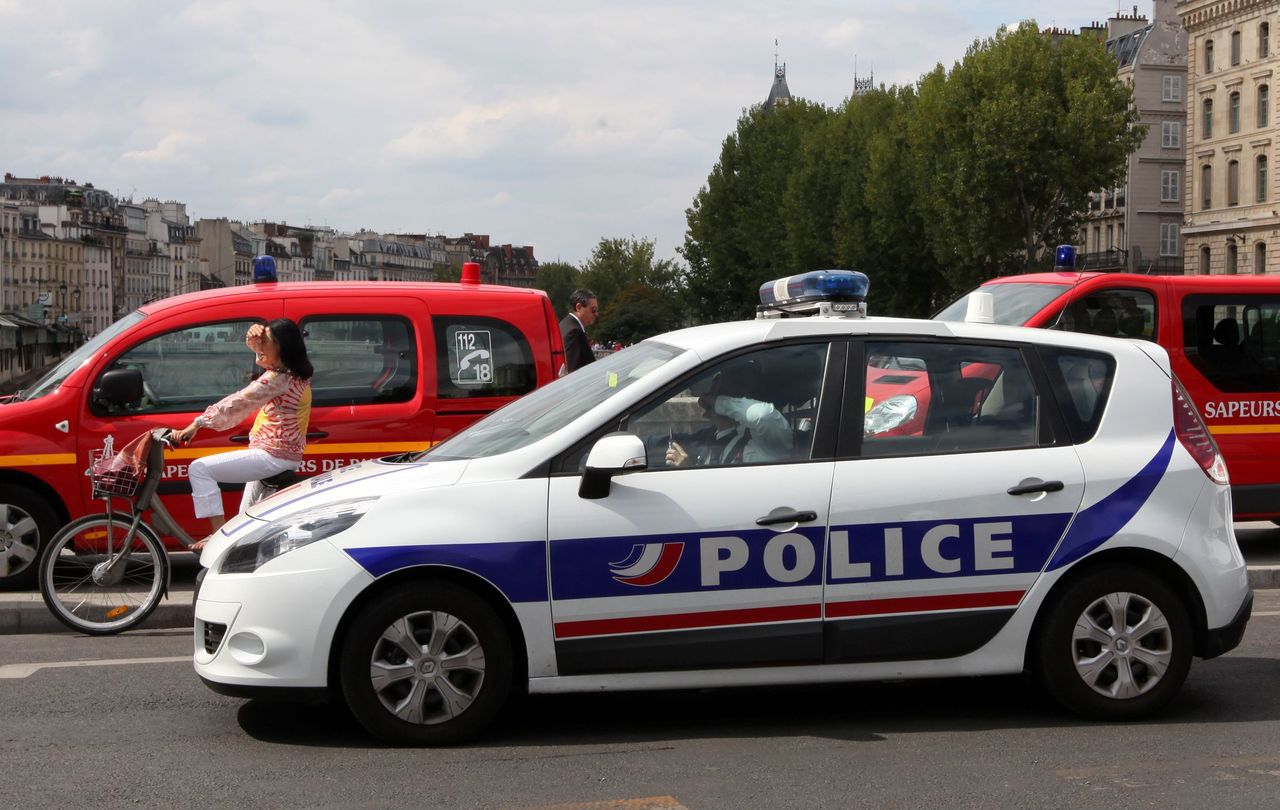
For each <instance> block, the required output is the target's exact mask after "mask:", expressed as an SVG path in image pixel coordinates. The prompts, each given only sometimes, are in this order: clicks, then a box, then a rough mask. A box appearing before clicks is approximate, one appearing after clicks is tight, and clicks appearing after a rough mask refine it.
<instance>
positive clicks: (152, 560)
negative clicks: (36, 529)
mask: <svg viewBox="0 0 1280 810" xmlns="http://www.w3.org/2000/svg"><path fill="white" fill-rule="evenodd" d="M132 520H133V519H132V518H131V517H130V516H129V515H125V514H120V513H117V514H115V515H113V516H112V517H111V519H110V521H108V519H107V515H105V514H101V515H89V516H87V517H82V518H80V519H79V520H75V521H72V522H71V523H68V524H67V525H66V526H65V527H63V529H62V531H60V532H58V533H57V534H55V535H54V536H53V539H52V540H50V541H49V543H48V545H46V546H45V548H44V550H43V551H42V552H41V555H40V595H41V596H42V597H44V603H45V604H46V605H48V606H49V610H50V611H51V612H52V613H53V615H54V616H55V617H57V619H58V621H60V622H62V623H63V624H65V625H66V626H67V627H70V628H71V629H72V630H79V631H80V632H81V633H88V634H89V635H93V636H105V635H110V634H112V633H119V632H121V631H122V630H128V629H129V628H131V627H136V626H137V625H138V624H141V623H142V622H143V621H144V620H145V619H146V618H147V617H148V616H150V615H151V612H152V611H153V610H155V609H156V606H157V605H159V604H160V597H161V596H162V595H163V594H164V590H165V585H166V584H167V583H168V581H169V558H168V556H166V553H165V550H164V546H163V545H162V544H161V542H160V538H159V537H157V536H156V533H155V532H154V531H153V530H152V529H151V527H150V526H148V525H147V524H146V523H139V524H138V528H137V530H136V531H135V532H134V533H133V536H132V537H131V538H129V537H128V533H129V526H130V524H131V523H132ZM126 539H128V546H127V548H126V544H125V541H126Z"/></svg>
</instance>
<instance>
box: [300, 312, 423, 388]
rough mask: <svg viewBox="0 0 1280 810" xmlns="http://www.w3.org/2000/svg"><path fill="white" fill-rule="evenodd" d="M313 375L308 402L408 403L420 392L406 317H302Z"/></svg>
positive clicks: (415, 352)
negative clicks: (313, 369) (309, 400)
mask: <svg viewBox="0 0 1280 810" xmlns="http://www.w3.org/2000/svg"><path fill="white" fill-rule="evenodd" d="M301 326H302V330H303V335H304V336H305V337H306V340H307V355H308V356H309V357H310V358H311V365H312V366H313V367H314V368H315V374H314V375H313V376H312V378H311V404H312V406H313V407H314V406H316V405H371V404H374V403H379V402H408V401H409V400H411V399H413V397H414V395H415V394H416V393H417V391H418V365H419V364H418V347H417V342H416V341H415V340H414V336H413V326H412V325H411V324H410V323H409V321H407V320H405V319H404V318H392V317H380V316H374V315H355V316H350V315H343V316H334V317H327V316H321V317H315V318H307V319H305V320H303V322H302V324H301Z"/></svg>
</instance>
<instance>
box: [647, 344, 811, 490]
mask: <svg viewBox="0 0 1280 810" xmlns="http://www.w3.org/2000/svg"><path fill="white" fill-rule="evenodd" d="M760 382H761V381H760V378H759V373H758V370H757V369H756V367H755V366H750V365H747V366H738V367H736V368H732V369H728V370H725V371H721V372H719V373H717V374H716V375H715V377H714V378H712V382H711V387H710V389H709V390H708V391H707V393H705V394H703V395H702V396H700V397H698V404H699V405H700V406H702V410H703V413H704V414H705V415H706V416H707V418H708V419H710V420H711V426H710V427H706V428H703V429H702V430H699V431H696V432H694V433H690V434H685V435H679V434H673V435H672V437H671V442H670V444H669V445H668V447H667V455H666V461H667V464H668V465H669V466H672V467H686V466H711V465H720V464H759V463H767V462H770V461H780V460H782V459H785V458H787V457H788V456H790V455H791V450H792V436H791V427H790V425H788V424H787V418H786V417H785V416H783V415H782V414H781V413H779V412H778V409H777V408H776V407H775V406H774V405H773V403H771V402H765V401H762V400H759V399H755V398H754V396H755V395H756V393H757V392H758V391H759V390H760Z"/></svg>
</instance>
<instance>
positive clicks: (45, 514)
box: [0, 484, 58, 591]
mask: <svg viewBox="0 0 1280 810" xmlns="http://www.w3.org/2000/svg"><path fill="white" fill-rule="evenodd" d="M57 528H58V516H57V514H56V513H55V512H54V509H53V507H52V506H50V504H49V502H48V501H46V500H45V499H44V498H42V497H40V496H39V495H37V494H36V493H35V492H33V491H31V490H30V489H28V488H27V487H24V486H20V485H17V484H4V485H0V591H16V590H25V589H28V588H32V587H34V586H35V584H36V572H37V571H38V570H39V567H40V548H41V547H42V546H43V545H44V543H45V542H46V541H47V540H48V539H49V538H50V537H52V536H53V533H54V530H56V529H57Z"/></svg>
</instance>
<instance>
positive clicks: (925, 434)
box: [824, 339, 1084, 663]
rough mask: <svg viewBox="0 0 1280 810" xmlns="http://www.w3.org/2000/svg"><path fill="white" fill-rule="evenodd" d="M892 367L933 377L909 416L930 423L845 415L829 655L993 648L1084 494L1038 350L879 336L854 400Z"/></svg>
mask: <svg viewBox="0 0 1280 810" xmlns="http://www.w3.org/2000/svg"><path fill="white" fill-rule="evenodd" d="M886 368H887V369H891V370H892V369H900V368H910V369H916V370H918V371H919V372H920V374H919V375H917V377H918V378H917V380H916V385H917V386H919V387H920V390H918V391H917V392H916V396H918V402H917V403H916V404H915V405H912V404H911V403H904V404H901V405H900V409H899V411H898V412H897V413H898V417H897V419H898V421H900V422H901V423H902V424H904V425H905V424H911V425H916V426H918V427H917V429H914V430H912V431H909V432H906V433H904V432H902V431H900V430H897V429H895V428H896V427H897V425H895V424H894V423H893V421H892V420H886V419H884V418H879V419H874V420H873V419H872V418H871V416H872V415H871V414H868V415H867V418H865V419H864V418H859V417H857V416H855V415H854V413H853V412H847V414H846V417H845V419H844V421H843V422H842V425H841V427H842V430H841V432H840V440H839V447H838V450H837V455H838V458H839V460H838V461H837V462H836V465H835V471H834V479H833V485H832V496H831V536H830V540H829V544H828V546H829V552H828V557H827V559H826V590H825V610H824V617H825V628H824V629H825V635H826V646H825V656H826V660H827V661H828V662H832V663H836V662H855V661H875V660H901V659H922V658H942V657H949V656H955V655H961V654H964V653H966V652H969V651H971V650H973V649H976V648H977V647H979V646H981V644H983V643H985V642H986V641H987V640H989V639H990V638H991V637H992V636H993V635H995V633H996V632H997V631H998V630H999V628H1000V627H1001V626H1003V624H1004V623H1005V622H1006V621H1007V620H1008V618H1009V617H1010V616H1011V615H1012V613H1013V611H1014V609H1015V608H1016V606H1017V605H1018V603H1019V601H1020V600H1021V598H1022V595H1023V594H1024V593H1025V592H1026V591H1027V589H1028V588H1030V586H1031V584H1032V583H1033V582H1034V581H1035V579H1036V577H1037V576H1038V575H1039V572H1040V571H1041V570H1042V569H1043V568H1044V565H1045V563H1046V561H1047V560H1048V559H1049V555H1050V554H1051V553H1052V551H1053V549H1054V548H1055V547H1056V546H1057V544H1058V541H1059V540H1060V539H1061V537H1062V535H1063V533H1064V531H1065V530H1066V527H1067V525H1068V523H1069V522H1070V520H1071V518H1072V516H1073V515H1074V514H1075V512H1076V510H1077V509H1078V508H1079V506H1080V502H1081V499H1082V497H1083V493H1084V473H1083V469H1082V466H1081V464H1080V461H1079V458H1078V457H1077V455H1076V452H1075V450H1074V448H1073V447H1072V446H1071V444H1070V442H1069V441H1068V440H1067V439H1066V431H1065V428H1064V427H1063V423H1062V417H1061V415H1060V414H1059V413H1058V411H1057V406H1056V404H1055V400H1054V399H1053V397H1052V395H1051V392H1050V389H1049V387H1048V383H1047V380H1046V377H1045V375H1044V373H1043V371H1042V370H1041V368H1040V366H1039V361H1038V360H1037V357H1036V355H1035V353H1034V352H1032V351H1030V350H1028V349H1027V348H1026V347H1022V346H1018V345H1013V344H996V343H986V342H972V343H970V342H962V341H955V340H947V341H941V340H931V339H877V340H872V339H868V340H867V341H866V342H865V343H855V344H853V347H852V350H851V359H850V371H849V374H848V375H847V376H848V380H849V383H848V390H849V393H848V396H850V397H852V398H853V399H852V401H861V398H862V396H863V393H864V391H865V390H867V388H868V386H870V385H874V384H875V381H876V380H877V379H878V378H879V377H880V376H882V375H883V374H885V373H886V371H885V369H886ZM889 373H896V372H893V371H890V372H889ZM919 408H924V409H925V412H924V413H923V414H921V413H919V412H918V409H919Z"/></svg>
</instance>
